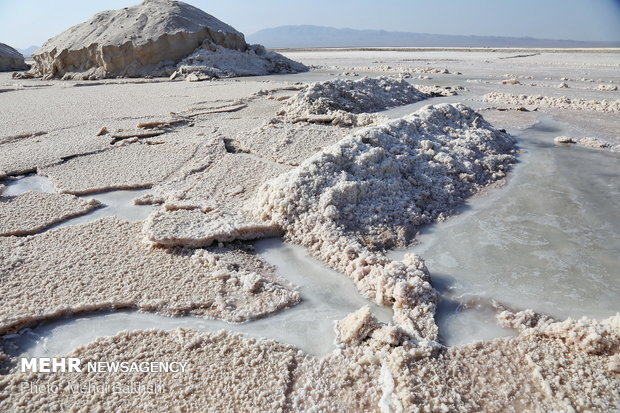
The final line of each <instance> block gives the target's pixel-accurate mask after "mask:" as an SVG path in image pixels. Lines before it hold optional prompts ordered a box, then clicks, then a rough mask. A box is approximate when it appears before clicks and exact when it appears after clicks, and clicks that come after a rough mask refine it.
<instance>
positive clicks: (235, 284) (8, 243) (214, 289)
mask: <svg viewBox="0 0 620 413" xmlns="http://www.w3.org/2000/svg"><path fill="white" fill-rule="evenodd" d="M140 229H141V225H140V224H139V223H138V224H129V223H127V222H125V221H122V220H120V219H118V218H104V219H101V220H98V221H95V222H92V223H89V224H85V225H77V226H70V227H65V228H60V229H56V230H53V231H48V232H45V233H43V234H39V235H34V236H31V237H26V238H18V237H1V238H0V251H1V252H2V254H1V255H0V258H1V259H2V261H0V271H2V274H3V282H2V283H1V284H0V293H1V294H2V297H4V299H3V300H2V302H1V303H0V331H3V332H6V331H8V330H11V329H17V328H20V327H23V326H27V325H32V324H33V323H36V322H37V321H41V320H45V319H48V318H53V317H59V316H62V315H64V314H71V313H78V312H84V311H93V310H98V309H111V308H137V309H141V310H144V311H157V312H161V313H164V314H168V315H182V314H193V315H199V316H208V317H217V318H221V319H224V320H228V321H234V322H240V321H244V320H247V319H248V318H255V317H261V316H264V315H266V314H269V313H273V312H275V311H277V310H279V309H281V308H284V307H287V306H291V305H294V304H295V303H297V302H298V301H299V295H298V294H297V292H295V291H294V290H293V289H292V288H291V287H289V286H288V283H286V282H283V281H281V280H279V279H278V278H277V276H276V275H275V272H274V269H273V267H271V266H269V265H267V264H266V263H265V262H263V261H262V260H260V259H259V258H257V257H255V256H254V255H252V254H251V253H248V252H247V251H245V250H243V248H232V249H224V250H220V251H203V250H169V251H167V250H161V249H150V248H148V247H146V246H144V245H143V244H142V242H141V235H140ZM49 245H54V248H46V247H45V246H49ZM197 274H200V276H197ZM249 278H252V280H254V281H253V283H254V285H255V287H254V288H246V289H243V288H241V286H242V285H245V284H246V281H247V280H248V279H249ZM50 290H53V291H54V294H48V293H47V292H49V291H50ZM76 292H78V294H79V295H77V296H76Z"/></svg>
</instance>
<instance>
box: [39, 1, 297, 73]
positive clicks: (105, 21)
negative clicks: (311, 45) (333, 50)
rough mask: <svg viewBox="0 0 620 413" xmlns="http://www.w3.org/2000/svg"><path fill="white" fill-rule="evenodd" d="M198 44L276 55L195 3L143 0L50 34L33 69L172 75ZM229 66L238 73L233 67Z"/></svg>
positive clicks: (205, 47)
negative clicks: (259, 49) (254, 45)
mask: <svg viewBox="0 0 620 413" xmlns="http://www.w3.org/2000/svg"><path fill="white" fill-rule="evenodd" d="M198 50H207V51H212V52H215V53H222V52H226V53H237V54H246V53H248V54H249V55H254V56H256V59H259V60H265V59H266V60H269V58H270V57H273V56H265V55H266V54H263V56H258V54H257V53H255V52H254V50H253V49H251V47H250V46H249V45H248V44H247V43H246V42H245V39H244V36H243V34H242V33H240V32H238V31H237V30H235V29H234V28H233V27H231V26H229V25H227V24H226V23H224V22H222V21H220V20H218V19H216V18H215V17H213V16H211V15H209V14H207V13H205V12H203V11H202V10H200V9H198V8H196V7H193V6H191V5H189V4H186V3H182V2H179V1H173V0H145V1H144V2H143V3H141V4H139V5H137V6H133V7H127V8H124V9H120V10H111V11H104V12H101V13H98V14H96V15H95V16H94V17H93V18H91V19H90V20H88V21H86V22H84V23H81V24H78V25H76V26H73V27H71V28H70V29H68V30H66V31H64V32H63V33H61V34H59V35H58V36H56V37H54V38H52V39H50V40H48V41H47V42H46V43H45V44H44V45H43V46H42V47H41V49H39V50H38V51H37V52H36V53H35V54H34V55H33V59H34V60H35V64H34V66H33V68H32V70H31V72H30V75H31V76H35V77H45V78H62V79H101V78H111V77H141V76H168V75H170V74H171V73H174V72H175V71H176V69H177V65H178V64H179V62H180V61H181V60H182V59H184V58H185V57H187V56H189V55H190V54H192V53H194V52H196V51H198ZM274 55H277V54H274ZM278 56H279V55H278ZM282 58H283V57H282ZM283 59H285V60H288V59H286V58H283ZM290 62H292V61H290ZM292 63H294V62H292ZM186 66H187V65H184V67H186ZM285 66H286V65H285ZM295 68H296V69H298V70H301V69H305V66H303V65H297V66H295ZM201 69H202V68H201ZM279 69H281V68H280V67H268V68H266V70H265V71H264V73H263V72H260V73H257V72H256V71H254V72H252V73H250V74H267V73H272V72H275V71H279ZM286 69H289V67H288V66H287V68H286ZM185 71H186V72H188V70H187V68H186V69H185ZM288 71H292V70H288ZM227 72H228V74H229V75H230V73H233V74H236V72H235V70H234V69H233V70H230V71H227ZM245 72H247V71H244V70H242V71H241V73H240V75H243V74H245ZM237 75H239V74H237Z"/></svg>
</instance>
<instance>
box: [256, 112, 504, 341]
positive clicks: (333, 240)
mask: <svg viewBox="0 0 620 413" xmlns="http://www.w3.org/2000/svg"><path fill="white" fill-rule="evenodd" d="M513 152H514V140H513V139H512V138H511V137H510V136H509V135H507V134H505V133H503V132H500V131H498V130H496V129H495V128H493V127H492V126H491V125H490V124H489V123H487V122H486V121H485V120H484V119H482V117H481V116H480V115H478V114H477V113H476V112H474V111H473V110H472V109H470V108H468V107H466V106H463V105H460V104H456V105H448V104H443V105H437V106H434V107H433V106H426V107H424V108H422V109H421V110H420V111H418V112H416V113H413V114H411V115H409V116H407V117H405V118H402V119H397V120H394V121H391V122H389V123H386V124H383V125H380V126H376V127H373V128H367V129H363V130H361V131H359V132H357V133H355V134H353V135H350V136H348V137H346V138H344V139H342V140H341V141H340V142H338V143H337V144H335V145H332V146H330V147H328V148H326V149H324V150H323V151H322V152H320V153H318V154H316V155H314V156H312V157H310V158H308V159H307V160H305V161H304V162H303V163H302V164H301V165H300V166H299V167H298V168H295V169H293V170H291V171H290V172H288V173H285V174H282V175H280V176H279V177H277V178H275V179H273V180H272V181H269V182H267V183H266V184H265V185H264V186H262V188H261V190H260V191H259V193H258V196H257V207H256V208H257V211H256V216H257V217H258V218H259V219H261V220H263V221H266V222H272V223H275V224H278V225H279V226H280V227H281V228H282V229H283V230H284V232H285V233H286V237H287V238H288V239H289V240H291V241H293V242H296V243H299V244H301V245H304V246H306V247H307V248H308V249H309V251H310V252H311V253H313V254H314V255H315V256H317V257H319V258H320V259H322V260H323V261H324V262H326V263H327V264H329V265H330V266H332V267H333V268H334V269H336V270H338V271H340V272H343V273H345V274H347V275H348V276H350V277H351V278H353V280H354V281H355V283H356V285H357V287H358V289H359V290H360V292H361V293H362V294H364V295H365V296H366V297H369V298H372V299H374V300H375V301H376V302H377V303H378V304H381V305H384V304H392V306H393V308H394V321H395V323H396V324H398V325H399V326H400V327H401V328H402V329H403V330H404V331H405V332H407V333H408V334H409V335H411V336H412V337H414V338H416V339H419V340H428V339H430V340H434V339H435V338H436V335H437V326H436V325H435V322H434V319H433V315H434V311H435V302H436V298H437V297H436V293H435V291H434V290H433V289H432V287H431V286H430V284H429V283H428V280H429V275H428V271H427V269H426V267H425V266H424V264H423V262H422V261H421V260H420V259H419V258H418V257H416V256H413V255H407V256H406V257H405V260H404V261H402V262H396V261H392V260H390V259H388V258H387V257H385V255H384V254H383V253H381V252H376V251H377V250H380V249H383V248H388V247H393V246H404V245H407V244H408V243H410V242H411V241H412V240H413V237H414V235H415V232H416V229H417V228H418V227H419V226H420V225H423V224H427V223H429V222H432V221H434V220H441V219H443V218H444V217H446V216H447V214H449V213H450V212H451V211H452V210H453V209H454V208H455V207H456V206H458V205H460V204H462V203H463V201H464V200H465V198H467V197H469V196H471V195H473V194H474V193H475V192H477V191H478V190H480V189H482V188H483V187H485V186H486V185H489V184H491V183H494V182H497V181H499V180H501V179H502V178H504V176H505V173H506V171H507V169H508V168H509V166H510V165H511V164H513V163H514V162H515V157H514V155H513Z"/></svg>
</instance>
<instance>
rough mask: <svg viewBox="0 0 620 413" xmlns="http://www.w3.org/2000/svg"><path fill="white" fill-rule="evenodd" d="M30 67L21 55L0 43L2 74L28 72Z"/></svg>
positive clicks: (0, 68) (0, 70)
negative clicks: (16, 71) (14, 71)
mask: <svg viewBox="0 0 620 413" xmlns="http://www.w3.org/2000/svg"><path fill="white" fill-rule="evenodd" d="M29 67H30V66H28V65H27V64H26V63H25V62H24V56H22V54H21V53H19V52H18V51H17V50H15V49H13V48H12V47H11V46H9V45H6V44H4V43H0V72H7V71H13V70H26V69H28V68H29Z"/></svg>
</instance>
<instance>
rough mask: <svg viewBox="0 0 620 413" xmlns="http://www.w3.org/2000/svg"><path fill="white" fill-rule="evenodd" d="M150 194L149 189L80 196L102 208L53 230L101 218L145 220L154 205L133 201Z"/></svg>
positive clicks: (68, 221) (132, 220)
mask: <svg viewBox="0 0 620 413" xmlns="http://www.w3.org/2000/svg"><path fill="white" fill-rule="evenodd" d="M149 192H150V189H139V190H122V191H109V192H100V193H98V194H89V195H84V196H81V197H80V198H83V199H91V198H94V199H96V200H97V201H99V202H100V203H102V204H103V205H104V206H103V207H102V208H98V209H96V210H94V211H92V212H90V213H88V214H86V215H82V216H79V217H76V218H73V219H69V220H67V221H65V222H63V223H61V224H58V225H56V226H55V227H54V228H58V227H63V226H65V225H76V224H85V223H87V222H92V221H94V220H96V219H99V218H103V217H111V216H115V217H119V218H122V219H124V220H127V221H129V222H135V221H142V220H145V219H146V218H147V217H148V216H149V214H150V213H151V211H153V210H154V209H155V208H156V207H157V206H156V205H135V204H134V203H133V200H134V199H136V198H140V197H141V196H143V195H146V194H147V193H149Z"/></svg>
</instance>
